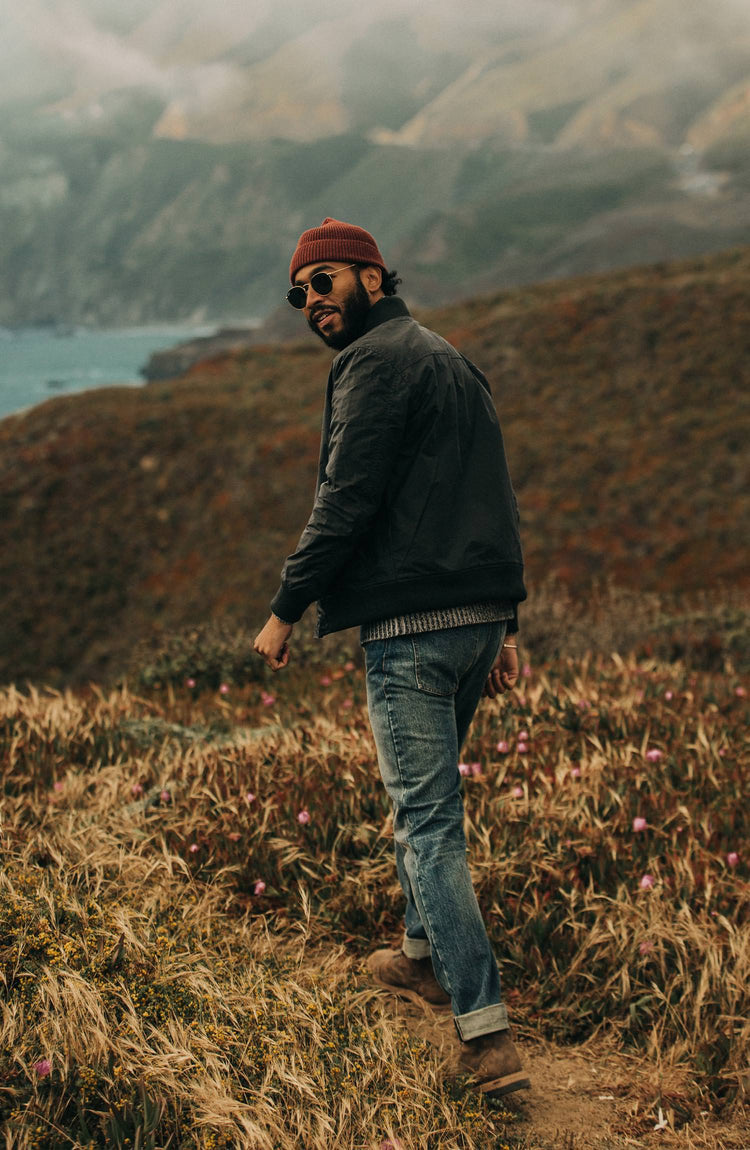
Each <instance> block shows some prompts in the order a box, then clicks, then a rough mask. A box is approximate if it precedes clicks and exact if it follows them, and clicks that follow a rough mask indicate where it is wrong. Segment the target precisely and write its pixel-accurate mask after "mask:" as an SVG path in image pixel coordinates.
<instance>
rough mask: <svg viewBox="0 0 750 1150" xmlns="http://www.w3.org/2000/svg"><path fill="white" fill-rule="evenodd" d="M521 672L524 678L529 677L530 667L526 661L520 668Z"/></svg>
mask: <svg viewBox="0 0 750 1150" xmlns="http://www.w3.org/2000/svg"><path fill="white" fill-rule="evenodd" d="M521 674H522V675H523V677H524V679H529V678H530V677H531V667H530V666H529V664H528V663H524V665H523V667H522V668H521Z"/></svg>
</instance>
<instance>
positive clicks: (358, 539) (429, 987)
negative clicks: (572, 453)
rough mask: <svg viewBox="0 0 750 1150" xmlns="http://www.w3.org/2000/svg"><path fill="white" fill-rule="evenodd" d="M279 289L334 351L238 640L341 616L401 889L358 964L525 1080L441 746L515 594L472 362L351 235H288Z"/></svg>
mask: <svg viewBox="0 0 750 1150" xmlns="http://www.w3.org/2000/svg"><path fill="white" fill-rule="evenodd" d="M289 275H290V280H291V282H292V285H293V286H292V288H291V290H290V291H289V293H288V295H287V298H288V300H289V302H290V303H291V304H292V306H294V307H296V308H299V310H301V311H303V312H304V314H305V317H306V319H307V321H308V324H309V325H310V327H311V328H312V330H313V331H314V332H315V333H316V334H317V335H318V336H320V338H321V339H322V340H323V341H324V342H325V343H326V344H328V345H329V346H330V347H332V348H334V349H335V350H336V351H337V352H338V353H339V354H338V355H337V356H336V358H335V359H334V361H333V364H332V367H331V372H330V375H329V379H328V388H327V393H326V400H325V409H324V417H323V431H322V440H321V451H320V464H319V471H318V489H317V495H316V499H315V503H314V506H313V509H312V513H311V515H310V519H309V521H308V524H307V526H306V527H305V530H304V531H303V533H302V536H301V538H300V541H299V543H298V545H297V549H296V551H295V552H294V554H293V555H290V556H289V558H288V559H287V560H286V563H285V565H284V569H283V572H282V576H281V586H280V588H279V590H278V592H277V594H276V596H275V598H274V599H273V602H272V604H271V608H272V614H271V616H270V618H269V620H268V622H267V623H266V625H265V626H264V628H263V630H262V631H261V632H260V634H259V635H258V637H257V639H256V640H255V644H254V646H255V650H256V651H257V652H258V653H259V654H260V655H262V656H263V658H264V659H265V661H266V662H267V664H268V665H269V666H270V667H271V668H273V670H279V669H280V668H282V667H285V666H286V665H287V663H288V661H289V639H290V636H291V634H292V627H293V625H294V623H295V622H297V620H298V619H300V617H301V616H302V614H303V613H304V611H305V610H306V608H307V607H308V606H309V605H310V604H311V603H313V602H316V601H317V603H318V630H317V633H318V635H319V636H323V635H326V634H329V633H331V632H335V631H339V630H342V629H344V628H347V627H352V626H354V625H359V626H360V628H361V631H360V638H361V641H362V644H363V647H364V652H365V663H366V674H367V700H368V710H369V714H370V722H371V725H372V730H373V735H374V737H375V744H376V747H377V753H378V763H379V766H380V771H381V774H382V777H383V781H384V783H385V787H386V789H387V791H388V794H389V796H390V798H391V801H392V804H393V831H394V839H395V853H396V867H397V871H398V876H399V879H400V882H401V885H402V887H403V891H404V894H405V896H406V915H405V933H404V939H403V943H402V946H401V949H400V950H397V951H394V950H390V949H383V950H379V951H377V952H376V953H375V954H373V955H371V956H370V959H369V961H368V966H369V968H370V970H371V971H372V973H373V975H374V976H375V978H376V980H377V981H378V983H380V984H382V985H384V986H387V987H388V988H389V989H390V990H392V991H394V992H395V993H397V994H399V995H402V996H404V997H409V998H411V999H415V1000H416V1001H419V1002H428V1003H430V1004H431V1005H432V1006H433V1007H435V1008H437V1009H451V1008H452V1010H453V1014H454V1022H455V1025H456V1030H457V1031H458V1035H459V1039H460V1040H461V1055H460V1062H461V1065H462V1067H463V1068H464V1069H466V1070H468V1071H470V1072H471V1073H472V1074H473V1075H474V1076H475V1078H476V1080H477V1083H478V1085H479V1088H480V1090H482V1091H483V1092H486V1093H491V1094H494V1095H498V1094H506V1093H508V1092H510V1091H512V1090H517V1089H519V1088H521V1087H528V1086H529V1080H528V1078H527V1077H526V1074H525V1073H524V1071H523V1070H522V1067H521V1062H520V1059H519V1056H518V1053H517V1051H516V1049H515V1047H514V1045H513V1043H512V1041H511V1039H510V1034H509V1030H508V1018H507V1013H506V1008H505V1006H504V1005H503V1003H502V996H501V987H500V976H499V973H498V968H497V963H496V961H495V958H494V955H493V953H492V949H491V947H490V943H489V940H488V938H487V933H486V930H485V927H484V923H483V921H482V917H481V913H480V910H479V905H478V903H477V899H476V896H475V894H474V890H473V887H472V883H471V876H470V873H469V869H468V865H467V861H466V841H465V837H464V830H463V814H464V812H463V802H462V797H461V781H460V773H459V770H458V757H459V751H460V748H461V744H462V742H463V740H464V737H465V735H466V732H467V729H468V727H469V723H470V722H471V719H472V716H473V714H474V711H475V709H476V706H477V704H478V702H479V699H480V697H481V695H482V694H483V693H484V694H486V695H487V696H489V697H490V698H495V697H496V696H497V695H498V694H500V693H502V692H504V691H506V690H510V689H511V688H512V687H514V686H515V683H516V681H517V678H518V654H517V649H516V639H515V638H514V637H513V636H515V634H516V632H517V630H518V626H517V612H516V608H517V604H518V603H519V602H520V601H521V600H523V599H525V598H526V592H525V590H524V585H523V564H522V556H521V546H520V542H519V532H518V511H517V506H516V501H515V496H514V494H513V489H512V487H511V483H510V478H509V475H508V469H507V465H506V460H505V452H504V448H503V440H502V435H501V432H500V428H499V425H498V422H497V416H496V413H495V408H494V405H493V403H492V398H491V395H490V390H489V385H488V384H487V381H486V380H485V378H484V376H483V375H482V374H481V372H479V371H478V370H477V368H475V367H474V366H473V365H472V364H471V363H469V361H468V360H466V359H465V358H464V357H463V356H461V355H460V354H459V353H458V352H457V351H456V349H455V348H453V347H452V346H451V345H450V344H449V343H447V342H446V341H445V340H444V339H442V338H441V337H440V336H438V335H436V334H435V333H434V332H431V331H429V330H427V329H426V328H423V327H421V326H420V325H419V324H418V323H416V321H415V320H414V319H412V318H411V316H410V314H409V311H408V309H407V307H406V305H405V304H404V303H403V302H402V301H401V300H400V299H399V298H398V297H397V296H396V295H395V291H396V284H397V283H398V282H399V281H398V280H397V279H396V276H395V273H393V272H391V273H389V272H388V271H387V269H386V265H385V263H384V262H383V257H382V256H381V254H380V251H379V250H378V247H377V244H376V242H375V240H374V239H373V237H372V236H371V235H370V233H369V232H367V231H365V230H364V229H363V228H360V227H357V226H355V225H352V224H348V223H344V222H342V221H340V220H334V219H325V220H324V221H323V223H322V224H321V225H320V227H317V228H311V229H310V230H309V231H306V232H304V233H303V234H302V236H301V237H300V239H299V242H298V244H297V248H296V250H295V252H294V255H293V256H292V261H291V266H290V269H289Z"/></svg>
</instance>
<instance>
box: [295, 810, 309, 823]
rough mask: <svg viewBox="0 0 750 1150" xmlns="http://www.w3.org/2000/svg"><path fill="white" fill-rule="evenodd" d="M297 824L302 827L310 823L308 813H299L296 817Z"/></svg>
mask: <svg viewBox="0 0 750 1150" xmlns="http://www.w3.org/2000/svg"><path fill="white" fill-rule="evenodd" d="M297 822H298V823H301V824H302V826H303V827H304V826H306V825H307V824H308V823H309V822H310V812H309V811H300V813H299V814H298V815H297Z"/></svg>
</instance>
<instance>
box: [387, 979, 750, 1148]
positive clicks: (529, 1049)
mask: <svg viewBox="0 0 750 1150" xmlns="http://www.w3.org/2000/svg"><path fill="white" fill-rule="evenodd" d="M385 998H386V999H387V1001H388V1003H389V1008H390V1007H391V1006H392V1009H393V1010H394V1012H395V1013H396V1014H397V1015H398V1016H399V1017H400V1018H401V1019H402V1020H403V1022H404V1023H405V1025H406V1026H407V1027H408V1029H409V1030H410V1031H411V1032H412V1033H414V1034H416V1035H419V1037H421V1038H424V1039H426V1040H427V1041H429V1042H430V1043H431V1044H432V1045H434V1046H435V1047H436V1048H437V1049H438V1050H439V1051H440V1053H441V1055H442V1056H443V1057H444V1058H445V1060H446V1070H447V1072H448V1073H449V1074H450V1073H452V1072H453V1071H455V1068H456V1065H457V1055H458V1042H457V1038H456V1033H455V1029H454V1026H453V1021H452V1018H451V1016H450V1015H448V1016H446V1015H440V1014H435V1013H433V1012H432V1011H429V1010H422V1009H421V1008H419V1007H417V1006H413V1005H412V1004H411V1003H403V1002H400V1001H398V1000H397V999H395V998H392V997H391V996H385ZM515 1037H516V1041H517V1044H518V1046H519V1048H520V1050H521V1054H522V1057H523V1060H524V1065H525V1067H526V1068H527V1069H528V1071H529V1075H530V1077H531V1081H532V1089H531V1090H530V1091H519V1092H518V1094H517V1095H512V1096H510V1098H511V1099H514V1100H515V1099H522V1101H521V1104H520V1106H519V1107H518V1108H517V1109H518V1117H517V1122H518V1132H519V1134H521V1133H522V1134H523V1137H524V1138H525V1139H526V1141H527V1145H528V1147H529V1150H625V1148H627V1147H643V1148H645V1150H650V1148H652V1147H656V1146H660V1147H669V1148H670V1150H673V1148H674V1150H750V1105H748V1104H747V1103H750V1097H747V1096H745V1097H746V1102H745V1103H743V1102H738V1103H736V1104H735V1106H734V1108H733V1111H732V1114H731V1115H730V1116H726V1117H722V1118H721V1119H719V1118H717V1117H715V1116H713V1115H712V1114H710V1113H708V1112H702V1113H698V1114H695V1103H694V1102H692V1101H691V1099H690V1096H689V1082H688V1080H687V1077H686V1075H685V1074H684V1072H679V1071H674V1070H669V1071H663V1070H661V1069H660V1068H658V1067H656V1066H653V1065H650V1064H649V1063H648V1062H646V1061H645V1060H644V1059H642V1058H638V1059H636V1058H633V1057H629V1056H627V1055H624V1054H622V1053H621V1052H618V1051H617V1050H615V1049H614V1047H613V1044H612V1042H611V1041H610V1042H607V1041H606V1040H600V1041H596V1040H595V1041H593V1042H589V1043H586V1044H585V1045H583V1046H578V1047H576V1046H556V1045H554V1044H552V1043H548V1042H540V1041H539V1040H538V1039H534V1038H533V1037H531V1036H530V1035H529V1034H528V1033H527V1032H525V1031H524V1030H523V1028H520V1029H519V1030H518V1032H517V1033H516V1035H515ZM508 1103H509V1108H511V1103H510V1099H509V1100H508ZM660 1105H661V1107H662V1113H661V1128H660V1129H656V1128H655V1127H657V1126H658V1125H659V1124H660V1114H659V1106H660ZM688 1116H689V1117H688ZM686 1118H688V1120H687V1121H686ZM478 1150H481V1148H478Z"/></svg>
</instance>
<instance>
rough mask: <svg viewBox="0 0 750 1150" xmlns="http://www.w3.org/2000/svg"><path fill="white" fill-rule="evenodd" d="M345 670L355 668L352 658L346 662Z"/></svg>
mask: <svg viewBox="0 0 750 1150" xmlns="http://www.w3.org/2000/svg"><path fill="white" fill-rule="evenodd" d="M344 670H345V671H353V670H354V663H353V662H352V661H351V659H348V660H347V662H346V663H344Z"/></svg>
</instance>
